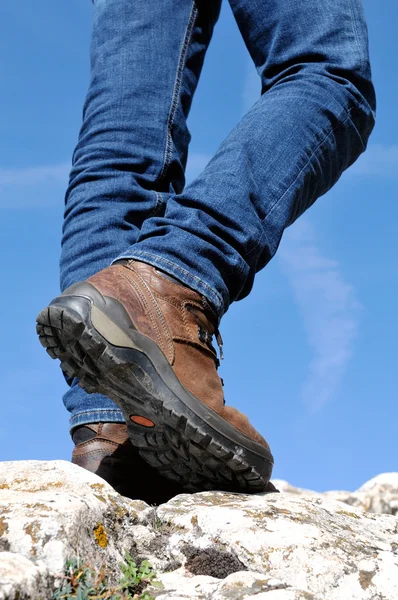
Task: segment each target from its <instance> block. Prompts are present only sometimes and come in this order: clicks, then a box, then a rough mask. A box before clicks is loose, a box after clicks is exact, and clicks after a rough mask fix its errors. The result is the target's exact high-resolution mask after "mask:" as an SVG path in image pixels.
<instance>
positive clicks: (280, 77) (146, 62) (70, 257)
mask: <svg viewBox="0 0 398 600" xmlns="http://www.w3.org/2000/svg"><path fill="white" fill-rule="evenodd" d="M230 4H231V7H232V10H233V12H234V15H235V18H236V20H237V23H238V26H239V28H240V31H241V34H242V36H243V38H244V41H245V43H246V45H247V48H248V50H249V52H250V55H251V57H252V59H253V61H254V64H255V66H256V68H257V71H258V74H259V77H260V78H261V83H262V95H261V98H260V100H259V101H258V102H257V103H256V104H255V105H254V106H253V108H251V110H250V111H249V112H248V113H247V115H246V116H245V117H244V118H243V119H242V121H241V122H240V123H239V124H238V125H237V126H236V127H235V128H234V129H233V131H232V132H231V133H230V135H229V136H228V138H227V139H226V140H225V141H224V142H223V143H222V144H221V146H220V148H219V149H218V151H217V152H216V154H215V156H214V158H213V159H212V160H211V161H210V163H209V165H208V166H207V167H206V168H205V170H204V171H203V173H202V174H201V175H200V176H199V177H198V178H197V179H196V180H195V181H193V182H192V183H190V184H189V185H187V186H186V187H184V183H185V181H184V169H185V166H186V161H187V152H188V144H189V141H190V134H189V131H188V128H187V123H186V119H187V116H188V113H189V109H190V106H191V101H192V97H193V94H194V92H195V89H196V86H197V83H198V79H199V76H200V72H201V68H202V65H203V60H204V57H205V53H206V50H207V47H208V45H209V43H210V40H211V37H212V33H213V28H214V25H215V23H216V21H217V18H218V15H219V11H220V5H221V0H211V1H205V0H196V1H195V0H162V1H159V0H146V1H145V2H138V1H136V0H94V24H93V37H92V46H91V82H90V87H89V91H88V95H87V99H86V103H85V106H84V115H83V125H82V129H81V132H80V137H79V141H78V144H77V147H76V150H75V152H74V156H73V167H72V171H71V176H70V183H69V187H68V190H67V194H66V208H65V222H64V229H63V241H62V256H61V287H62V289H65V288H66V287H68V286H70V285H71V284H73V283H75V282H76V281H79V280H83V279H86V278H87V277H89V276H91V275H93V274H94V273H95V272H97V271H99V270H100V269H103V268H105V267H106V266H108V265H109V264H111V263H112V262H113V261H115V260H117V259H120V258H121V257H128V258H136V259H138V260H142V261H144V262H147V263H149V264H151V265H154V266H157V267H159V268H161V269H162V270H164V271H166V272H168V273H169V274H171V275H173V276H175V277H177V278H178V279H179V280H181V281H182V282H183V283H185V284H186V285H187V286H189V287H191V288H193V289H194V290H196V291H197V292H199V293H201V294H203V295H204V296H206V297H207V299H208V300H209V301H210V302H211V304H212V305H213V306H214V308H215V309H216V311H217V312H218V314H219V315H220V316H222V314H223V313H225V311H226V310H227V309H228V307H229V305H230V304H231V303H232V302H233V301H235V300H239V299H241V298H244V297H245V296H246V295H247V294H248V293H249V292H250V290H251V288H252V285H253V281H254V276H255V274H256V273H257V272H258V271H259V270H260V269H262V268H263V267H264V266H265V265H266V264H267V263H268V262H269V261H270V259H271V258H272V256H273V255H274V254H275V252H276V250H277V248H278V245H279V242H280V240H281V237H282V234H283V231H284V229H285V228H286V227H287V226H288V225H290V224H291V223H293V221H294V220H295V219H297V217H299V216H300V215H301V214H302V213H303V212H304V211H305V210H306V209H307V208H308V207H309V206H311V204H313V202H315V200H316V199H317V198H318V197H319V196H321V195H322V194H324V193H325V192H326V191H327V190H329V189H330V188H331V187H332V185H333V184H334V183H335V182H336V181H337V180H338V178H339V177H340V175H341V173H342V172H343V171H344V169H346V168H347V167H348V166H349V165H351V164H352V163H353V162H354V161H355V160H356V158H357V157H358V156H359V154H361V152H363V150H364V149H365V147H366V143H367V140H368V137H369V134H370V132H371V130H372V128H373V125H374V111H375V96H374V89H373V86H372V83H371V73H370V67H369V59H368V47H367V30H366V23H365V20H364V15H363V11H362V6H361V0H300V1H297V0H267V2H265V0H263V1H261V0H230ZM203 126H204V127H206V123H204V124H203ZM64 402H65V406H66V408H67V409H68V410H69V412H70V413H71V415H72V418H71V426H72V427H74V426H76V425H78V424H82V423H88V422H94V421H123V418H122V415H121V413H120V411H119V410H118V409H117V407H116V406H115V405H114V404H113V403H112V402H111V400H109V399H108V398H106V397H105V396H101V395H99V394H92V395H88V394H86V393H85V392H84V391H83V390H81V389H80V388H79V387H78V386H77V385H76V382H74V384H73V385H72V387H71V388H70V390H69V391H68V392H67V393H66V395H65V397H64Z"/></svg>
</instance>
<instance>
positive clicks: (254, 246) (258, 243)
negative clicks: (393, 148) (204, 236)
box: [247, 108, 364, 254]
mask: <svg viewBox="0 0 398 600" xmlns="http://www.w3.org/2000/svg"><path fill="white" fill-rule="evenodd" d="M356 110H360V109H359V108H353V109H350V110H349V111H348V114H347V116H346V118H345V119H344V121H342V122H341V123H339V124H338V125H337V126H336V127H333V128H332V129H331V130H330V131H329V133H327V134H326V135H325V136H324V138H323V139H322V140H321V141H320V142H319V144H318V145H317V147H316V148H315V150H313V151H312V152H311V155H310V156H309V157H308V160H307V161H306V163H305V164H304V165H303V166H302V168H301V169H300V171H299V172H298V173H297V175H296V177H295V178H294V180H293V181H292V182H291V184H290V185H289V187H288V188H287V189H286V190H285V191H284V192H283V194H282V195H281V196H280V197H279V198H278V199H277V200H275V202H274V203H273V205H272V206H271V207H270V209H269V211H268V212H267V214H266V216H265V217H264V219H262V220H261V225H263V224H264V221H265V220H266V219H268V218H269V216H270V215H271V214H272V211H273V210H274V209H275V208H276V207H277V206H278V204H279V203H280V202H281V200H283V198H284V197H285V196H286V194H287V193H288V192H289V191H290V189H291V188H292V187H293V186H294V184H295V183H296V181H297V180H298V178H299V177H300V175H301V174H302V173H303V171H304V170H305V169H306V168H307V167H308V165H310V164H311V161H312V159H313V157H314V156H315V155H316V153H317V152H318V150H319V148H321V147H322V145H323V144H324V143H325V142H326V140H327V139H328V138H329V136H331V135H332V134H333V133H334V132H335V131H337V130H338V129H340V128H341V127H344V125H345V124H346V123H347V121H349V120H350V119H351V113H352V112H353V111H356ZM353 126H354V129H355V131H356V132H357V134H358V136H359V139H360V140H361V144H362V146H364V143H363V140H362V136H361V135H360V134H359V132H358V130H357V128H356V127H355V125H354V124H353ZM262 238H263V236H261V238H260V240H258V241H257V242H256V243H255V244H254V245H253V246H252V247H251V248H250V249H249V250H248V251H247V253H248V254H251V253H252V252H254V251H255V250H256V249H257V248H258V247H259V245H260V242H261V240H262Z"/></svg>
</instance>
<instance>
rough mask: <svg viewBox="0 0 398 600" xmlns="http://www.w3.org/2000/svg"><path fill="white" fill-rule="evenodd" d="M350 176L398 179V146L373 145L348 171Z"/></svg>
mask: <svg viewBox="0 0 398 600" xmlns="http://www.w3.org/2000/svg"><path fill="white" fill-rule="evenodd" d="M348 174H350V175H361V176H370V177H388V178H391V177H392V178H397V177H398V144H390V145H387V144H371V145H370V146H369V147H368V149H367V150H366V152H365V153H364V154H362V155H361V156H360V157H359V159H358V160H357V162H356V163H355V164H354V165H353V166H352V167H351V169H349V170H348Z"/></svg>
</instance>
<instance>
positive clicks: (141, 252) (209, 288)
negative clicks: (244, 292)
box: [134, 250, 224, 308]
mask: <svg viewBox="0 0 398 600" xmlns="http://www.w3.org/2000/svg"><path fill="white" fill-rule="evenodd" d="M134 254H135V255H139V256H150V257H151V258H155V259H156V260H160V261H161V262H164V263H166V264H168V265H170V266H171V267H174V268H175V269H177V270H178V271H181V273H184V274H185V275H187V276H188V277H190V278H191V279H195V280H196V281H198V282H199V283H200V284H202V285H203V286H204V287H205V288H206V289H208V290H209V291H210V292H211V293H212V294H214V295H215V296H216V298H218V299H219V302H220V306H221V308H222V307H223V305H224V302H223V300H222V297H221V296H220V295H219V293H218V292H216V290H214V289H213V288H212V287H210V286H209V285H208V284H207V283H206V282H205V281H203V280H202V279H200V277H197V276H196V275H193V274H192V273H190V272H189V271H187V270H186V269H183V268H182V267H180V266H179V265H177V264H176V263H174V262H172V261H171V260H168V259H167V258H164V257H163V256H159V255H157V254H152V253H151V252H146V251H145V250H137V251H136V252H134Z"/></svg>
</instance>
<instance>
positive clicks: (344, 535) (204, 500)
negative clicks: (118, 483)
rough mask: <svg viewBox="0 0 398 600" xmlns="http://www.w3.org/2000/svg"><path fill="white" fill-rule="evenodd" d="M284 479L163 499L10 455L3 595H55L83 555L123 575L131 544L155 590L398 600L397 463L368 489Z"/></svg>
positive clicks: (4, 475) (5, 598) (194, 595)
mask: <svg viewBox="0 0 398 600" xmlns="http://www.w3.org/2000/svg"><path fill="white" fill-rule="evenodd" d="M277 487H279V488H280V489H281V492H282V493H280V494H257V495H252V496H249V495H244V494H231V493H224V492H203V493H198V494H182V495H180V496H177V497H176V498H174V499H172V500H170V501H169V502H168V503H166V504H163V505H161V506H160V507H157V508H153V507H149V506H148V505H146V504H145V503H144V502H141V501H132V500H129V499H127V498H123V497H121V496H120V495H118V494H117V493H116V492H115V491H114V490H113V489H112V488H111V487H110V486H109V485H108V484H107V483H106V482H104V481H103V480H101V479H100V478H98V477H96V476H95V475H93V474H91V473H89V472H87V471H84V470H83V469H81V468H79V467H77V466H75V465H72V464H70V463H66V462H63V461H54V462H38V461H21V462H14V463H11V462H9V463H0V600H17V599H21V598H23V599H24V600H44V599H45V600H50V599H51V598H52V594H53V590H54V586H55V585H56V583H57V581H59V580H60V578H61V577H62V574H63V569H64V566H65V562H66V560H67V559H71V558H73V557H76V556H79V557H81V558H84V560H85V561H86V562H87V564H90V566H91V568H93V569H98V570H99V569H102V568H106V569H107V570H108V572H109V576H110V580H112V577H113V578H114V579H115V580H116V579H117V577H118V575H119V573H120V569H119V564H120V562H121V561H122V560H123V556H124V554H125V552H126V551H128V552H129V553H130V554H131V556H133V557H134V560H137V562H138V563H140V562H141V561H143V560H144V559H149V560H150V562H151V564H152V565H153V568H154V569H155V571H156V574H157V578H158V579H159V580H160V581H161V582H162V583H163V586H164V589H163V590H155V591H154V592H153V595H154V597H156V600H183V599H184V600H191V599H192V600H325V599H327V600H375V599H381V598H383V600H397V598H398V518H397V516H396V514H397V509H396V506H397V501H398V474H386V475H381V476H379V477H377V478H375V479H373V480H371V481H370V482H368V483H367V484H365V485H364V486H362V488H360V490H358V492H326V493H324V494H320V493H316V492H310V491H307V490H300V489H299V488H293V486H290V485H289V484H287V483H286V482H277ZM343 501H344V502H343ZM365 509H366V510H365ZM382 513H384V514H382ZM151 593H152V592H151Z"/></svg>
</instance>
